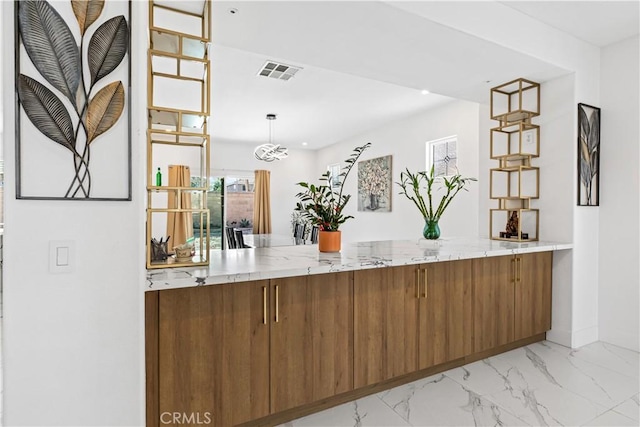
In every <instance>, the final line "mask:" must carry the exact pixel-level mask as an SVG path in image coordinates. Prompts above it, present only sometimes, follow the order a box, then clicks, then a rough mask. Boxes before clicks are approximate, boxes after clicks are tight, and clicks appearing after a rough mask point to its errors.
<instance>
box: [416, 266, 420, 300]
mask: <svg viewBox="0 0 640 427" xmlns="http://www.w3.org/2000/svg"><path fill="white" fill-rule="evenodd" d="M416 298H417V299H420V269H417V270H416Z"/></svg>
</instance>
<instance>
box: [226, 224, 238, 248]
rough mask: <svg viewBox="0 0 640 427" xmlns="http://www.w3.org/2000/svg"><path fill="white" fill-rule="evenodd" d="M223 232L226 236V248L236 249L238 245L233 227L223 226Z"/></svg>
mask: <svg viewBox="0 0 640 427" xmlns="http://www.w3.org/2000/svg"><path fill="white" fill-rule="evenodd" d="M225 233H226V237H227V249H236V248H237V247H238V245H237V244H236V234H235V230H234V229H233V227H227V228H225Z"/></svg>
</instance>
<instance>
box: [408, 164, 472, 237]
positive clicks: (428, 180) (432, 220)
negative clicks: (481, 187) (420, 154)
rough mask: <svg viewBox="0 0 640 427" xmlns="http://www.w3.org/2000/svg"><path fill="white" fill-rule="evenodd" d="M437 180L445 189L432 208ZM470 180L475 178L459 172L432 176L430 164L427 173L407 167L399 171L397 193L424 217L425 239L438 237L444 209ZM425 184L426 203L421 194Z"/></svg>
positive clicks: (423, 233) (423, 231)
mask: <svg viewBox="0 0 640 427" xmlns="http://www.w3.org/2000/svg"><path fill="white" fill-rule="evenodd" d="M436 181H438V182H442V183H443V184H444V188H445V189H446V192H445V194H444V195H443V196H442V198H441V199H440V203H438V207H437V208H436V209H435V210H434V209H433V206H434V204H433V200H432V199H433V184H434V183H435V182H436ZM470 181H477V179H476V178H463V177H462V176H461V175H460V174H456V175H453V176H450V177H436V176H434V167H433V166H431V170H430V171H429V173H427V172H426V171H422V172H417V173H415V174H414V173H411V172H410V171H409V169H408V168H407V169H406V170H405V171H404V172H400V182H396V184H398V185H399V186H400V187H401V188H402V191H401V192H400V193H399V194H402V195H404V196H406V197H407V198H408V199H409V200H411V201H412V202H413V203H414V204H415V205H416V206H417V208H418V210H419V211H420V213H421V214H422V217H423V218H424V223H425V224H424V229H423V230H422V235H423V236H424V237H425V239H432V240H435V239H437V238H439V237H440V227H439V226H438V221H440V218H441V217H442V214H443V213H444V211H445V209H447V206H449V204H450V203H451V201H452V200H453V198H454V197H455V196H456V194H458V193H459V192H460V190H465V191H468V190H467V189H466V188H465V185H467V183H469V182H470ZM423 182H424V184H426V186H425V187H424V189H426V190H427V198H428V204H427V203H425V201H424V198H423V196H422V194H421V192H420V191H421V189H422V184H423Z"/></svg>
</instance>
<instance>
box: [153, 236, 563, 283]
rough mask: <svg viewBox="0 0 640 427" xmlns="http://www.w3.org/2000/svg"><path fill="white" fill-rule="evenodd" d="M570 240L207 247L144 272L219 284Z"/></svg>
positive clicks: (160, 279)
mask: <svg viewBox="0 0 640 427" xmlns="http://www.w3.org/2000/svg"><path fill="white" fill-rule="evenodd" d="M572 247H573V245H572V244H571V243H557V242H527V243H516V242H505V241H498V240H489V239H480V238H441V239H439V240H437V241H435V242H433V241H428V240H424V239H421V240H418V241H410V240H388V241H379V242H359V243H347V244H343V245H342V250H341V251H340V252H339V253H321V252H318V246H317V245H299V246H278V247H270V248H250V249H231V250H225V251H221V250H214V251H211V263H210V265H209V267H189V268H170V269H169V268H168V269H159V270H149V271H147V286H146V290H147V291H156V290H163V289H174V288H185V287H190V286H201V285H217V284H223V283H233V282H242V281H247V280H261V279H273V278H279V277H291V276H304V275H307V274H322V273H334V272H338V271H352V270H364V269H369V268H379V267H391V266H398V265H410V264H420V263H428V262H440V261H451V260H459V259H469V258H483V257H493V256H501V255H513V254H522V253H529V252H544V251H557V250H566V249H571V248H572Z"/></svg>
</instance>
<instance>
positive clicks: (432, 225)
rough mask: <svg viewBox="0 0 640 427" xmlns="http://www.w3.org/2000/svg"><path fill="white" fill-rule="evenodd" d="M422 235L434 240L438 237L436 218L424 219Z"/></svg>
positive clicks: (438, 229) (438, 230)
mask: <svg viewBox="0 0 640 427" xmlns="http://www.w3.org/2000/svg"><path fill="white" fill-rule="evenodd" d="M422 235H423V236H424V238H425V239H429V240H436V239H438V238H439V237H440V227H439V226H438V220H437V219H429V218H425V219H424V229H423V230H422Z"/></svg>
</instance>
